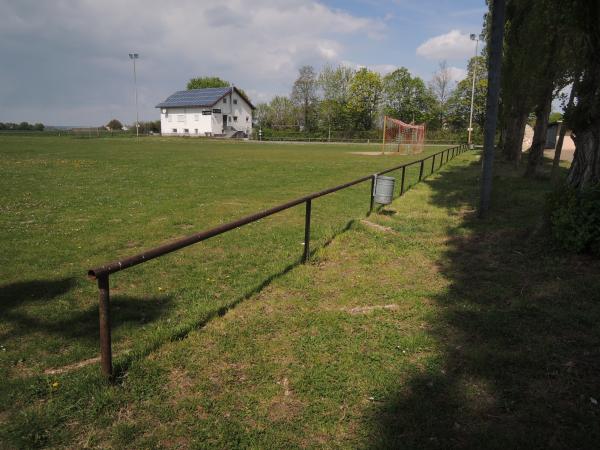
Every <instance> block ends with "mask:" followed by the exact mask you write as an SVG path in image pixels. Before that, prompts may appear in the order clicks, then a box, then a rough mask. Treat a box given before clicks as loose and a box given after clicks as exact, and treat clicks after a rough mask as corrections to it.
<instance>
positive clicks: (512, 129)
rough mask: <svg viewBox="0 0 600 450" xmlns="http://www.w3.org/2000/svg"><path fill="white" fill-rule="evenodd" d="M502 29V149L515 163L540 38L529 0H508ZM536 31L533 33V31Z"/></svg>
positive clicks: (530, 106)
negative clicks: (503, 30)
mask: <svg viewBox="0 0 600 450" xmlns="http://www.w3.org/2000/svg"><path fill="white" fill-rule="evenodd" d="M507 3H508V4H507V6H506V26H505V27H506V33H505V38H504V61H503V64H502V87H501V98H502V118H501V119H502V136H503V144H502V153H503V155H504V158H505V159H506V160H508V161H513V162H514V163H515V164H516V165H517V164H518V163H519V161H520V160H521V151H522V146H523V136H524V134H525V126H526V125H527V119H528V117H529V113H530V112H531V110H532V109H533V96H532V95H531V93H532V90H533V88H534V83H535V76H531V75H532V74H533V73H534V71H536V70H537V67H538V62H537V59H538V57H539V54H538V52H537V51H536V44H537V40H539V39H540V36H539V28H536V23H535V18H534V17H533V16H532V11H533V6H534V5H533V1H530V0H508V2H507ZM536 33H537V34H536Z"/></svg>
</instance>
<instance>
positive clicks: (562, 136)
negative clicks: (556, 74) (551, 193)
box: [550, 83, 575, 183]
mask: <svg viewBox="0 0 600 450" xmlns="http://www.w3.org/2000/svg"><path fill="white" fill-rule="evenodd" d="M574 100H575V83H573V86H572V87H571V94H570V95H569V102H568V103H567V107H566V108H565V111H569V110H570V109H571V108H572V107H573V101H574ZM566 132H567V124H566V122H565V121H564V119H563V122H562V124H561V126H560V133H559V134H558V142H557V143H556V148H555V149H554V159H553V160H552V174H551V175H550V178H551V179H552V182H553V183H556V182H557V181H558V166H559V165H560V154H561V153H562V147H563V142H564V140H565V134H566Z"/></svg>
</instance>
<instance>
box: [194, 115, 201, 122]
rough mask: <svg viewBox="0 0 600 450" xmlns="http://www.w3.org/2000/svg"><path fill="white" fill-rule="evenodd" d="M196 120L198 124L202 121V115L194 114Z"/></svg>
mask: <svg viewBox="0 0 600 450" xmlns="http://www.w3.org/2000/svg"><path fill="white" fill-rule="evenodd" d="M194 120H195V121H196V122H198V121H199V120H200V114H194Z"/></svg>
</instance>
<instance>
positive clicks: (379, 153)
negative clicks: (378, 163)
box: [349, 152, 407, 156]
mask: <svg viewBox="0 0 600 450" xmlns="http://www.w3.org/2000/svg"><path fill="white" fill-rule="evenodd" d="M349 153H350V154H351V155H362V156H406V155H407V154H406V153H400V152H384V153H381V152H349Z"/></svg>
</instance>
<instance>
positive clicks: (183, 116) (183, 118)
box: [177, 114, 185, 122]
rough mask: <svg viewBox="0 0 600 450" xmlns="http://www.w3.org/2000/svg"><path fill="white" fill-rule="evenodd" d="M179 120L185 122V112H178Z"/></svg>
mask: <svg viewBox="0 0 600 450" xmlns="http://www.w3.org/2000/svg"><path fill="white" fill-rule="evenodd" d="M177 122H185V114H177Z"/></svg>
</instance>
